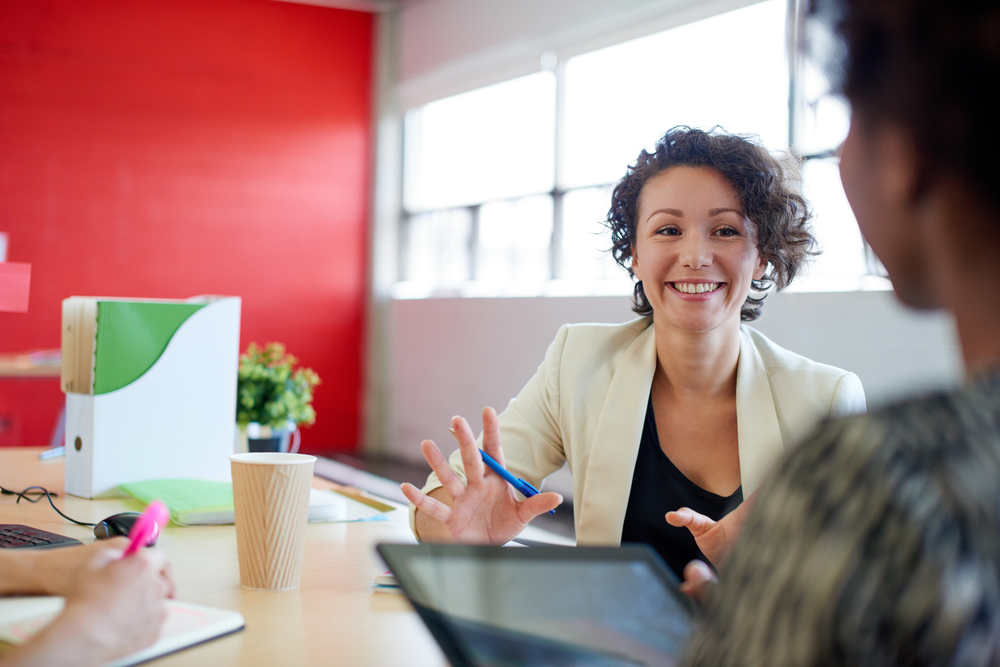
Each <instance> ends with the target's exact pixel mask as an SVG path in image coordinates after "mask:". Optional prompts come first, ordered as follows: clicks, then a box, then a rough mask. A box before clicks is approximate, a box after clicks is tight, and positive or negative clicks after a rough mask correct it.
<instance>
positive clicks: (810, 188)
mask: <svg viewBox="0 0 1000 667" xmlns="http://www.w3.org/2000/svg"><path fill="white" fill-rule="evenodd" d="M839 162H840V161H839V159H838V158H826V159H822V160H809V161H808V162H806V164H805V165H804V166H803V168H802V188H803V195H804V196H805V198H806V201H808V202H809V203H810V204H811V205H812V207H813V212H814V213H815V219H814V220H813V230H814V232H815V234H816V240H817V241H818V242H819V247H820V249H821V250H822V251H823V254H822V255H820V256H819V257H818V258H816V259H815V260H813V261H812V262H811V263H810V264H809V266H808V267H807V269H806V271H805V277H806V278H816V277H820V276H826V277H836V276H852V277H857V276H863V275H865V273H867V266H866V260H865V243H864V241H863V240H862V238H861V232H860V231H859V230H858V223H857V221H856V220H855V218H854V213H853V212H852V211H851V206H850V204H848V203H847V196H846V195H845V194H844V187H843V186H842V185H841V183H840V168H839Z"/></svg>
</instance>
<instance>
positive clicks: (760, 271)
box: [753, 250, 767, 280]
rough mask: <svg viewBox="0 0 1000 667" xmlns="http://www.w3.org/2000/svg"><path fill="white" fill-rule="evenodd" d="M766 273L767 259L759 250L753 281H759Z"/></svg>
mask: <svg viewBox="0 0 1000 667" xmlns="http://www.w3.org/2000/svg"><path fill="white" fill-rule="evenodd" d="M766 272H767V258H766V257H764V255H762V254H761V252H760V250H758V251H757V266H756V267H754V270H753V279H754V280H760V279H761V278H763V277H764V274H765V273H766Z"/></svg>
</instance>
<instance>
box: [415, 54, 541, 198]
mask: <svg viewBox="0 0 1000 667" xmlns="http://www.w3.org/2000/svg"><path fill="white" fill-rule="evenodd" d="M555 87H556V81H555V74H553V73H552V72H548V71H545V72H538V73H537V74H532V75H530V76H525V77H521V78H520V79H514V80H512V81H507V82H504V83H500V84H497V85H495V86H489V87H487V88H480V89H479V90H474V91H471V92H468V93H463V94H462V95H456V96H454V97H449V98H447V99H443V100H439V101H437V102H431V103H430V104H427V105H425V106H423V107H420V108H417V109H412V110H410V111H409V112H407V114H406V118H405V121H404V135H405V146H404V181H405V182H404V186H403V200H404V207H405V208H406V210H407V211H410V212H419V211H424V210H428V209H435V208H449V207H453V206H464V205H468V204H477V203H480V202H486V201H491V200H496V199H505V198H509V197H519V196H523V195H527V194H539V193H543V192H548V191H550V190H551V189H552V185H553V178H554V173H555V109H556V105H555V99H556V95H555Z"/></svg>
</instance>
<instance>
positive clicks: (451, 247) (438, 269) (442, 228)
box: [403, 208, 472, 288]
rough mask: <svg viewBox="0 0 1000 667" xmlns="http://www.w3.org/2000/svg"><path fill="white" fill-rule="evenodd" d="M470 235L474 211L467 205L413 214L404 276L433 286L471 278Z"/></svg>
mask: <svg viewBox="0 0 1000 667" xmlns="http://www.w3.org/2000/svg"><path fill="white" fill-rule="evenodd" d="M471 234H472V214H471V212H470V211H469V209H466V208H461V209H450V210H444V211H434V212H432V213H425V214H423V215H415V216H413V217H411V218H410V219H409V220H408V222H407V235H406V239H405V243H406V247H405V250H404V253H405V254H404V258H405V266H404V270H403V275H404V277H405V279H406V280H408V281H410V282H413V283H417V284H419V285H424V286H427V287H430V288H438V287H452V286H456V285H458V284H460V283H462V282H464V281H466V280H468V279H469V265H470V261H469V252H470V244H471Z"/></svg>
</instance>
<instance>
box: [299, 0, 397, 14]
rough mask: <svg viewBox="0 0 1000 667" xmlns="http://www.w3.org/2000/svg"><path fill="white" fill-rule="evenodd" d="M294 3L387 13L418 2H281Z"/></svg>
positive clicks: (336, 0)
mask: <svg viewBox="0 0 1000 667" xmlns="http://www.w3.org/2000/svg"><path fill="white" fill-rule="evenodd" d="M280 1H281V2H294V3H297V4H300V5H318V6H320V7H337V8H339V9H354V10H357V11H362V12H387V11H389V10H391V9H398V8H399V7H402V6H403V5H404V4H413V3H414V2H416V0H280Z"/></svg>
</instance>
